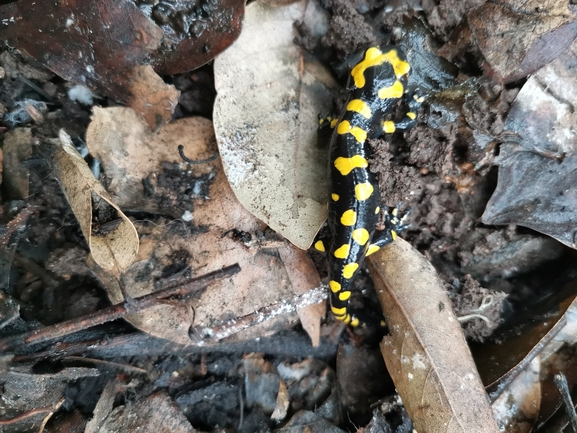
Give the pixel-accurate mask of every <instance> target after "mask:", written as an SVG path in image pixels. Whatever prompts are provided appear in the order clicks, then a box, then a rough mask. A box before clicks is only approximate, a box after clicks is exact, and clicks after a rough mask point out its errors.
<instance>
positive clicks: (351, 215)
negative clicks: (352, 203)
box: [341, 209, 357, 227]
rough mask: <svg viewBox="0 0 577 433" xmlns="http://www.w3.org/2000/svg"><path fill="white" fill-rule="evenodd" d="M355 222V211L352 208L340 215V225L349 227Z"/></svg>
mask: <svg viewBox="0 0 577 433" xmlns="http://www.w3.org/2000/svg"><path fill="white" fill-rule="evenodd" d="M356 222H357V213H356V212H355V211H354V210H352V209H349V210H346V211H344V212H343V215H342V216H341V224H342V225H344V226H347V227H350V226H353V225H355V223H356Z"/></svg>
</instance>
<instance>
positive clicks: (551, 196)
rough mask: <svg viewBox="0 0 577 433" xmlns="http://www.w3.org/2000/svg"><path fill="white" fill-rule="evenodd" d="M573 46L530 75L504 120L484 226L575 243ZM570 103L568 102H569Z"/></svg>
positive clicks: (576, 91)
mask: <svg viewBox="0 0 577 433" xmlns="http://www.w3.org/2000/svg"><path fill="white" fill-rule="evenodd" d="M576 55H577V42H575V43H573V44H572V46H571V47H570V48H569V49H568V50H567V52H566V53H565V54H563V56H561V57H560V58H558V59H557V60H555V61H553V62H552V63H551V64H550V65H547V66H546V67H544V68H543V69H541V70H540V71H539V72H538V73H536V74H535V75H534V76H532V77H531V78H530V79H529V80H528V81H527V83H526V84H525V86H523V88H522V89H521V91H520V92H519V95H518V96H517V98H516V99H515V102H514V103H513V106H512V107H511V111H510V113H509V115H508V117H507V121H506V125H505V127H506V129H507V130H509V131H511V132H512V133H514V137H511V138H510V139H509V140H508V141H507V142H506V143H503V145H502V146H501V154H500V156H499V161H498V164H499V180H498V184H497V189H496V190H495V192H494V193H493V196H492V197H491V199H490V200H489V203H488V204H487V208H486V209H485V213H484V214H483V216H482V221H483V222H484V223H485V224H517V225H521V226H525V227H529V228H532V229H533V230H537V231H539V232H541V233H544V234H547V235H549V236H552V237H554V238H555V239H557V240H558V241H560V242H562V243H564V244H565V245H568V246H570V247H572V248H575V247H576V242H577V239H576V238H577V231H576V223H577V189H575V184H576V183H577V133H576V131H575V125H576V124H577V113H575V107H574V105H573V104H574V101H577V82H576V81H575V76H576V75H575V74H577V64H576V63H575V56H576ZM572 101H573V102H572Z"/></svg>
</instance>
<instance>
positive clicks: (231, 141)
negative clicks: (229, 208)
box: [213, 1, 334, 249]
mask: <svg viewBox="0 0 577 433" xmlns="http://www.w3.org/2000/svg"><path fill="white" fill-rule="evenodd" d="M306 5H307V3H306V2H304V1H300V2H298V3H294V4H292V5H290V6H287V7H280V8H272V7H270V6H267V5H265V4H262V3H259V2H255V3H252V4H251V5H249V6H248V7H247V11H246V18H245V20H246V21H245V27H244V30H243V32H242V34H241V36H240V37H239V39H238V40H237V41H236V42H235V44H234V45H233V46H232V47H231V48H229V49H228V50H227V51H226V52H224V53H223V54H222V55H221V56H220V57H219V58H218V59H216V61H215V66H214V74H215V87H216V90H217V93H218V94H217V98H216V101H215V106H214V115H213V118H214V126H215V131H216V138H217V142H218V146H219V150H220V154H221V157H222V162H223V165H224V169H225V172H226V175H227V178H228V181H229V182H230V185H231V186H232V189H233V191H234V193H235V194H236V196H237V197H238V199H239V200H240V202H241V203H242V204H243V205H244V206H245V207H246V208H247V209H248V210H249V211H250V212H251V213H253V214H254V215H255V216H256V217H258V218H260V219H261V220H263V221H264V222H265V223H267V224H268V225H269V226H270V227H271V228H272V229H273V230H276V231H277V232H279V233H281V234H282V235H283V236H284V237H286V238H287V239H288V240H290V241H291V242H292V243H293V244H295V245H296V246H298V247H299V248H303V249H306V248H308V247H309V246H310V245H311V243H312V241H313V239H314V236H315V234H316V233H317V231H318V230H319V228H320V227H321V225H322V223H323V222H324V220H325V219H326V212H327V210H326V206H325V203H326V201H327V197H326V192H327V191H328V186H327V179H328V176H327V173H326V166H327V155H326V149H322V148H321V147H320V146H318V144H317V127H318V122H317V116H318V114H319V113H327V112H328V111H329V109H330V107H331V101H332V97H331V88H334V83H333V79H332V77H331V75H330V74H329V73H328V72H327V71H326V70H325V69H324V68H323V67H322V66H321V65H320V64H319V63H317V62H316V61H314V59H313V58H311V57H310V56H308V55H307V53H306V52H304V50H302V49H301V48H300V47H297V46H296V45H294V43H293V39H294V37H295V29H294V22H295V21H297V20H301V21H302V20H303V19H304V18H305V15H306V14H307V13H308V12H307V7H306Z"/></svg>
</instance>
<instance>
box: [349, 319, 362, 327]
mask: <svg viewBox="0 0 577 433" xmlns="http://www.w3.org/2000/svg"><path fill="white" fill-rule="evenodd" d="M359 323H360V322H359V319H357V318H356V317H355V318H354V319H353V320H351V326H352V327H353V328H354V327H356V326H359Z"/></svg>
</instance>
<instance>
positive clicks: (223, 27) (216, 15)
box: [139, 0, 245, 74]
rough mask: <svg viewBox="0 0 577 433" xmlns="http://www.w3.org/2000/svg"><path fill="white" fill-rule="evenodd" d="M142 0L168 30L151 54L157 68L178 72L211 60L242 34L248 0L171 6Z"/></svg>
mask: <svg viewBox="0 0 577 433" xmlns="http://www.w3.org/2000/svg"><path fill="white" fill-rule="evenodd" d="M139 3H140V8H141V9H142V10H143V12H144V13H146V14H147V15H148V16H149V17H150V18H151V19H152V20H154V21H155V22H156V24H157V25H159V26H160V27H161V28H162V30H163V31H164V37H163V40H162V46H161V48H160V49H159V50H157V51H156V52H154V53H153V54H152V55H151V59H152V62H153V66H154V69H155V70H156V71H157V72H158V73H160V74H178V73H181V72H185V71H190V70H192V69H195V68H198V67H199V66H202V65H204V64H205V63H207V62H209V61H211V60H212V59H214V58H215V57H216V56H217V55H218V54H220V53H221V52H222V51H224V50H225V49H226V48H228V47H229V46H230V44H232V43H233V42H234V41H235V40H236V38H238V36H239V34H240V30H241V27H242V20H243V17H244V3H245V1H244V0H199V1H179V2H174V4H173V5H172V7H171V8H168V7H166V5H165V4H163V3H162V2H161V3H158V2H155V3H157V4H156V5H155V6H153V7H152V8H151V7H150V3H151V2H150V1H142V0H141V1H139ZM163 7H164V9H163V10H160V9H162V8H163ZM149 10H150V14H149V13H148V12H149Z"/></svg>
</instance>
